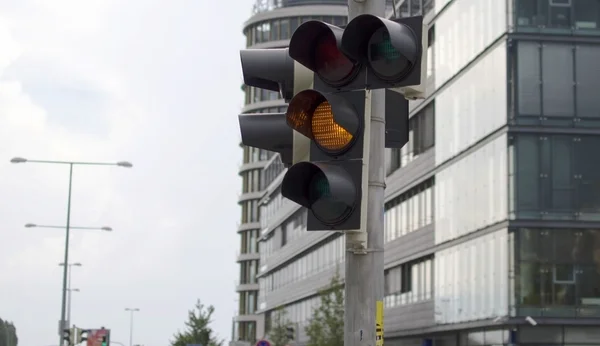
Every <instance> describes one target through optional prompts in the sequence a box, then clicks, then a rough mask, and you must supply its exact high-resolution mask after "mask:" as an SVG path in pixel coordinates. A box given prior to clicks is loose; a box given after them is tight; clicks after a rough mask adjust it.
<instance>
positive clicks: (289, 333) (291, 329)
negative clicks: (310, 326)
mask: <svg viewBox="0 0 600 346" xmlns="http://www.w3.org/2000/svg"><path fill="white" fill-rule="evenodd" d="M285 331H286V337H287V339H288V340H294V339H296V331H295V329H294V327H287V328H286V329H285Z"/></svg>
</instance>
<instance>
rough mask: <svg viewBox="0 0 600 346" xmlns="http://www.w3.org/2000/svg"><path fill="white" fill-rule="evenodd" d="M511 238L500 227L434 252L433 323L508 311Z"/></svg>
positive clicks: (481, 317) (463, 320)
mask: <svg viewBox="0 0 600 346" xmlns="http://www.w3.org/2000/svg"><path fill="white" fill-rule="evenodd" d="M436 227H437V225H436ZM511 237H512V234H509V233H508V231H507V230H506V229H502V230H499V231H496V232H493V233H489V234H485V235H482V236H480V237H478V238H475V239H472V240H469V241H466V242H464V243H461V244H458V245H455V246H452V247H450V248H447V249H443V250H441V251H438V252H436V254H435V260H434V262H435V268H434V280H433V282H434V285H435V287H434V292H435V311H436V314H435V321H436V323H441V324H443V323H459V322H467V321H475V320H482V319H487V318H496V317H499V316H506V315H507V314H508V307H509V303H508V278H509V270H508V262H509V261H508V259H509V257H508V255H509V251H508V249H509V243H510V241H511Z"/></svg>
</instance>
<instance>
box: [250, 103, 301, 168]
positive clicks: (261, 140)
mask: <svg viewBox="0 0 600 346" xmlns="http://www.w3.org/2000/svg"><path fill="white" fill-rule="evenodd" d="M239 122H240V130H241V133H242V143H244V145H247V146H250V147H255V148H260V149H265V150H269V151H274V152H277V153H279V155H280V156H281V162H283V164H284V165H286V166H288V165H291V164H292V161H293V149H294V146H293V133H292V129H291V128H290V127H289V126H288V125H287V122H286V117H285V113H260V114H240V115H239Z"/></svg>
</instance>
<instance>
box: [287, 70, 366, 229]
mask: <svg viewBox="0 0 600 346" xmlns="http://www.w3.org/2000/svg"><path fill="white" fill-rule="evenodd" d="M315 82H316V81H315ZM364 109H365V91H364V90H362V91H352V92H347V93H337V94H334V93H324V92H319V91H317V90H314V89H307V90H304V91H301V92H300V93H298V94H297V95H296V96H294V98H293V99H292V100H291V101H290V104H289V106H288V111H287V113H286V116H287V123H288V125H289V126H290V127H291V128H292V129H294V130H296V131H297V132H299V133H300V134H302V135H304V136H305V137H307V138H308V139H310V140H311V143H310V155H309V157H310V161H303V162H299V163H296V164H295V165H293V166H292V167H290V168H289V169H288V171H287V172H286V174H285V176H284V178H283V182H282V185H281V194H282V195H283V196H284V197H286V198H288V199H290V200H292V201H294V202H296V203H298V204H300V205H301V206H303V207H306V208H308V209H310V210H311V213H309V214H308V218H307V230H309V231H315V230H359V229H361V228H362V227H361V218H360V215H361V213H360V209H361V201H362V191H363V188H362V186H363V184H362V183H363V182H362V177H363V172H362V170H363V161H362V158H363V150H364V137H363V131H364V124H365V116H364V115H365V112H364Z"/></svg>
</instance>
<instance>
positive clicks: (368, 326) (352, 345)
mask: <svg viewBox="0 0 600 346" xmlns="http://www.w3.org/2000/svg"><path fill="white" fill-rule="evenodd" d="M361 14H372V15H376V16H381V17H383V16H384V15H385V0H348V21H350V20H352V19H353V18H354V17H356V16H358V15H361ZM369 95H370V98H371V102H370V109H366V112H369V111H370V113H371V121H370V136H369V145H370V147H369V157H368V160H369V170H368V180H369V183H368V207H367V251H366V254H356V253H354V252H353V251H352V247H353V246H354V245H353V243H354V242H352V241H351V240H352V237H353V234H351V233H348V234H347V236H346V238H347V239H346V249H347V253H346V277H345V282H346V285H345V287H346V288H345V299H344V300H345V314H344V346H376V345H378V346H379V345H382V343H380V342H379V343H378V342H376V333H375V326H376V323H377V322H378V321H377V318H376V315H377V313H378V311H377V305H379V306H380V309H383V294H384V292H383V280H384V275H383V265H384V261H383V246H384V233H383V232H384V230H383V227H384V219H383V213H384V192H385V168H384V167H385V161H384V157H385V89H380V90H372V91H367V97H369ZM367 107H369V102H367ZM365 144H366V143H365ZM380 316H383V311H381V312H380ZM382 322H383V321H381V322H380V323H381V324H383V323H382ZM381 327H382V328H383V325H381Z"/></svg>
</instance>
